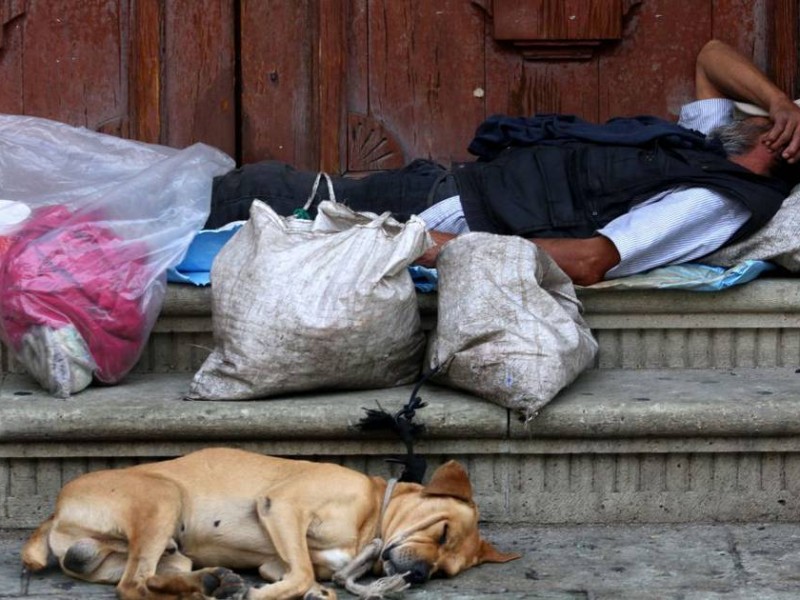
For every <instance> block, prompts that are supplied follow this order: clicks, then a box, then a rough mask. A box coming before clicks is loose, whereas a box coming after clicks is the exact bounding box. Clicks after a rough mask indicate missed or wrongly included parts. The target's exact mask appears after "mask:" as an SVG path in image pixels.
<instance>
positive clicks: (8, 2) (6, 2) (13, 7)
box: [0, 0, 25, 49]
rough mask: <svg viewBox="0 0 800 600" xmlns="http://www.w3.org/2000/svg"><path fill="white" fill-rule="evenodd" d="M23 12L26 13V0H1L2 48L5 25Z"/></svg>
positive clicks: (0, 36) (0, 43)
mask: <svg viewBox="0 0 800 600" xmlns="http://www.w3.org/2000/svg"><path fill="white" fill-rule="evenodd" d="M23 14H25V0H0V49H2V48H3V30H4V28H5V26H6V25H8V24H9V23H11V22H12V21H13V20H14V19H17V18H19V17H21V16H22V15H23Z"/></svg>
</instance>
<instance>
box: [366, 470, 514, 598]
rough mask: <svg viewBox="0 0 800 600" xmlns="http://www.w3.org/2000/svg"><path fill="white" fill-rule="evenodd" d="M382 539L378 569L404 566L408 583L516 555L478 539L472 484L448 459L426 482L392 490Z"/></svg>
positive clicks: (394, 570) (390, 571)
mask: <svg viewBox="0 0 800 600" xmlns="http://www.w3.org/2000/svg"><path fill="white" fill-rule="evenodd" d="M384 541H385V542H386V546H385V548H384V550H383V552H382V554H381V560H382V561H383V570H384V572H385V573H386V574H387V575H394V574H395V573H406V572H407V573H408V576H407V580H408V581H410V582H411V583H422V582H424V581H426V580H427V579H429V578H430V577H431V576H432V575H435V574H440V575H445V576H447V577H452V576H453V575H456V574H458V573H460V572H461V571H464V570H465V569H469V568H470V567H474V566H475V565H479V564H481V563H485V562H507V561H509V560H514V559H515V558H519V556H520V555H519V554H506V553H503V552H499V551H498V550H495V548H494V547H493V546H492V545H491V544H490V543H489V542H487V541H486V540H484V539H481V536H480V533H479V532H478V508H477V506H475V503H474V502H473V500H472V486H471V485H470V482H469V478H468V477H467V473H466V471H464V468H463V467H462V466H461V465H460V464H458V463H457V462H455V461H452V460H451V461H450V462H448V463H446V464H444V465H442V466H441V467H439V468H438V469H437V470H436V472H435V473H434V474H433V477H432V478H431V480H430V483H428V485H426V486H424V487H421V488H418V487H415V488H413V489H411V490H408V491H405V492H402V493H401V492H398V493H397V495H396V498H395V499H394V500H393V501H392V502H391V503H390V507H389V509H387V513H386V520H385V527H384Z"/></svg>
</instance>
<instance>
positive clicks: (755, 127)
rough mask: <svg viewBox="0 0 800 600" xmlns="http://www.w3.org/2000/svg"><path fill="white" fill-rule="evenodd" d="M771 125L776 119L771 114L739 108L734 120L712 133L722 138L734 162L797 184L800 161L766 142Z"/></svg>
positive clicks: (727, 152)
mask: <svg viewBox="0 0 800 600" xmlns="http://www.w3.org/2000/svg"><path fill="white" fill-rule="evenodd" d="M737 106H738V104H737ZM771 129H772V121H771V120H770V119H769V117H766V116H752V115H749V114H747V113H744V112H742V111H740V110H738V108H737V111H736V113H735V117H734V119H733V121H731V122H730V123H728V124H727V125H722V126H720V127H717V128H716V129H714V130H713V131H711V133H710V134H709V137H711V138H712V139H717V140H719V141H720V143H721V144H722V147H723V149H724V150H725V153H726V154H727V156H728V158H729V159H730V160H731V161H732V162H735V163H736V164H738V165H740V166H742V167H744V168H746V169H749V170H750V171H753V172H754V173H758V174H760V175H769V176H771V177H776V178H778V179H782V180H783V181H785V182H786V183H788V184H789V185H792V186H794V185H796V184H797V183H800V165H798V164H789V163H787V162H786V161H785V160H784V159H783V158H781V154H780V149H779V150H774V149H771V148H769V147H768V146H767V145H766V144H765V143H764V138H765V136H766V135H767V133H769V131H770V130H771Z"/></svg>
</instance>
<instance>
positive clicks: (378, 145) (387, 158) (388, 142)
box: [347, 113, 405, 171]
mask: <svg viewBox="0 0 800 600" xmlns="http://www.w3.org/2000/svg"><path fill="white" fill-rule="evenodd" d="M347 158H348V161H347V170H348V171H376V170H381V169H399V168H400V167H402V166H403V165H404V164H405V157H404V156H403V150H402V148H401V147H400V144H399V143H398V141H397V139H396V138H395V136H393V135H392V134H391V133H389V132H388V131H386V129H385V128H384V127H383V125H381V124H380V123H378V122H377V121H376V120H375V119H373V118H372V117H370V116H367V115H359V114H353V113H350V114H349V115H348V118H347Z"/></svg>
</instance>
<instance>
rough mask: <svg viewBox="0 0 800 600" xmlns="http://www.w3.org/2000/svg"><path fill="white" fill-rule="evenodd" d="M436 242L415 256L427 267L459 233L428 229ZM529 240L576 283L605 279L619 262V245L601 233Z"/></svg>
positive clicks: (583, 283) (418, 261)
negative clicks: (589, 235)
mask: <svg viewBox="0 0 800 600" xmlns="http://www.w3.org/2000/svg"><path fill="white" fill-rule="evenodd" d="M428 233H430V235H431V238H432V239H433V242H434V244H435V245H434V246H432V247H431V248H429V249H428V250H427V251H426V252H425V254H423V255H422V256H421V257H420V258H418V259H417V260H416V263H417V264H420V265H423V266H426V267H435V266H436V257H437V256H439V251H440V250H441V247H442V246H443V245H444V244H445V243H447V242H449V241H450V240H451V239H453V238H454V237H456V236H455V235H454V234H452V233H443V232H440V231H429V232H428ZM529 241H530V242H532V243H534V244H536V245H537V246H538V247H539V248H541V249H542V250H544V251H545V252H547V254H548V255H550V258H552V259H553V260H554V261H555V263H556V264H557V265H558V266H559V267H561V270H562V271H564V273H566V274H567V276H569V278H570V279H572V281H573V282H574V283H575V284H577V285H592V284H593V283H597V282H599V281H602V280H603V278H604V277H605V275H606V273H607V272H608V270H609V269H611V268H612V267H614V266H616V265H617V264H619V260H620V256H619V252H617V248H616V246H614V244H613V243H612V242H611V240H609V239H608V238H606V237H603V236H601V235H598V236H595V237H591V238H583V239H573V238H531V239H530V240H529Z"/></svg>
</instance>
